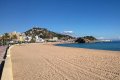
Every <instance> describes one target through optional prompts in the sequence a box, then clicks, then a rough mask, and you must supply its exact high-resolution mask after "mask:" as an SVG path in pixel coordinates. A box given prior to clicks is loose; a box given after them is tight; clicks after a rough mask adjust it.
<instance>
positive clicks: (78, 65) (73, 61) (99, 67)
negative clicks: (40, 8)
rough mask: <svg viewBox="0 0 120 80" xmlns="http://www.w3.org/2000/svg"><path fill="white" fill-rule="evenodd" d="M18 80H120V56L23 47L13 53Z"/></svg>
mask: <svg viewBox="0 0 120 80" xmlns="http://www.w3.org/2000/svg"><path fill="white" fill-rule="evenodd" d="M11 59H12V70H13V79H14V80H120V52H117V51H103V50H92V49H82V48H70V47H59V46H54V45H51V44H42V43H35V44H22V45H16V46H14V47H13V48H12V49H11Z"/></svg>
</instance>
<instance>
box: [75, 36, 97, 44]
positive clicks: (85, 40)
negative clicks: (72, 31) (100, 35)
mask: <svg viewBox="0 0 120 80" xmlns="http://www.w3.org/2000/svg"><path fill="white" fill-rule="evenodd" d="M96 40H97V39H96V38H95V37H93V36H84V37H80V38H78V39H77V40H76V41H75V42H77V43H90V42H94V41H96Z"/></svg>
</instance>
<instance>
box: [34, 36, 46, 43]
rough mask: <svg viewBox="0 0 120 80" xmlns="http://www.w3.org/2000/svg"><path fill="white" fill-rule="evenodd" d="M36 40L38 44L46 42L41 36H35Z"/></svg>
mask: <svg viewBox="0 0 120 80" xmlns="http://www.w3.org/2000/svg"><path fill="white" fill-rule="evenodd" d="M35 39H36V42H44V40H43V39H42V38H40V37H39V36H35Z"/></svg>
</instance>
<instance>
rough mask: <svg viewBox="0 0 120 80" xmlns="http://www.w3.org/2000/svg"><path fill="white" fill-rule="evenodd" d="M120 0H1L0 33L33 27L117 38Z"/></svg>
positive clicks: (119, 29) (119, 26)
mask: <svg viewBox="0 0 120 80" xmlns="http://www.w3.org/2000/svg"><path fill="white" fill-rule="evenodd" d="M119 4H120V0H0V34H3V33H5V32H12V31H18V32H24V31H26V30H28V29H30V28H32V26H39V27H44V28H47V29H49V30H52V31H55V32H60V33H61V32H64V31H68V32H69V31H73V34H74V35H75V36H85V35H93V36H95V37H97V38H114V39H118V38H120V5H119Z"/></svg>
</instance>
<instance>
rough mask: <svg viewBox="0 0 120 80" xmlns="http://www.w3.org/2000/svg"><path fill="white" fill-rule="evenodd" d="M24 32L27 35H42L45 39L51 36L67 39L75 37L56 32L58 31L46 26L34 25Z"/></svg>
mask: <svg viewBox="0 0 120 80" xmlns="http://www.w3.org/2000/svg"><path fill="white" fill-rule="evenodd" d="M24 33H25V35H26V36H32V37H35V36H36V35H37V36H40V37H41V38H43V39H50V38H53V37H58V39H63V40H67V39H70V38H73V37H72V36H69V35H64V34H60V33H56V32H53V31H50V30H47V29H45V28H39V27H33V28H32V29H29V30H27V31H26V32H24Z"/></svg>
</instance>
